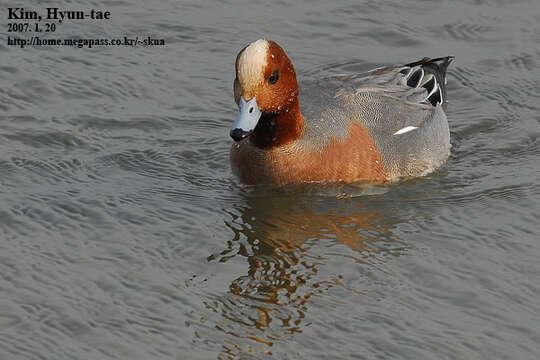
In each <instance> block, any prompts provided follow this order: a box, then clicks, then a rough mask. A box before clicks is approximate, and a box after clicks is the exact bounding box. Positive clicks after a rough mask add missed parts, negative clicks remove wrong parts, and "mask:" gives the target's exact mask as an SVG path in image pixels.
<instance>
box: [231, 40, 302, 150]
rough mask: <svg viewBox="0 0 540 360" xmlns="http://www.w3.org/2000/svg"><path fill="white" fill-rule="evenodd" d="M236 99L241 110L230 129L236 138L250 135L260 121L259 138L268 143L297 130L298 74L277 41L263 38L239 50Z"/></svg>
mask: <svg viewBox="0 0 540 360" xmlns="http://www.w3.org/2000/svg"><path fill="white" fill-rule="evenodd" d="M234 99H235V101H236V103H237V104H238V106H239V110H240V111H239V113H238V116H237V118H236V121H235V122H234V125H233V128H232V129H231V132H230V135H231V137H232V138H233V139H234V140H235V141H240V140H242V139H244V138H246V137H248V136H249V135H251V134H252V133H253V132H254V131H256V128H257V125H258V124H259V128H260V130H259V129H257V132H259V134H258V135H257V136H256V137H257V138H259V140H260V141H259V142H261V141H262V142H263V143H268V144H267V145H271V144H278V143H280V142H283V140H284V136H285V137H286V135H287V133H289V134H288V135H290V133H291V131H292V132H294V131H297V130H298V129H295V128H298V127H299V124H297V123H298V121H297V119H295V117H298V116H299V108H298V83H297V81H296V73H295V71H294V67H293V65H292V63H291V61H290V60H289V58H288V57H287V54H285V51H284V50H283V49H282V48H281V47H280V46H279V45H278V44H276V43H275V42H274V41H270V40H263V39H260V40H257V41H255V42H253V43H251V44H249V45H248V46H246V47H245V48H243V49H242V50H241V51H240V52H239V53H238V56H237V57H236V78H235V79H234ZM300 117H301V116H300ZM300 126H301V124H300ZM280 133H281V134H280Z"/></svg>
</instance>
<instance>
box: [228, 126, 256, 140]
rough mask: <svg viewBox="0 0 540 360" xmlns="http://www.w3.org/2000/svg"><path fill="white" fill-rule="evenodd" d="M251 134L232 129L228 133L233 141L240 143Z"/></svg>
mask: <svg viewBox="0 0 540 360" xmlns="http://www.w3.org/2000/svg"><path fill="white" fill-rule="evenodd" d="M249 134H251V131H244V130H242V129H238V128H237V129H232V130H231V132H230V135H231V137H232V138H233V140H234V141H240V140H242V139H245V138H246V137H248V136H249Z"/></svg>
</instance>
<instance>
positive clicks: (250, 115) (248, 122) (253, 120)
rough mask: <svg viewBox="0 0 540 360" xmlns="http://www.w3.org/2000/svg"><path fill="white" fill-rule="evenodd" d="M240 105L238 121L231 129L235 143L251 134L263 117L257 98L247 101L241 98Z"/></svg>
mask: <svg viewBox="0 0 540 360" xmlns="http://www.w3.org/2000/svg"><path fill="white" fill-rule="evenodd" d="M238 105H239V108H240V111H239V112H238V116H237V117H236V121H235V122H234V124H233V127H232V129H231V137H232V138H233V139H234V140H235V141H240V140H242V139H243V138H245V137H246V136H248V135H249V134H251V132H252V131H253V130H254V129H255V126H257V123H258V122H259V119H260V118H261V115H262V113H261V110H259V106H258V105H257V101H256V100H255V98H252V99H251V100H249V101H246V100H244V98H243V97H241V98H240V104H238Z"/></svg>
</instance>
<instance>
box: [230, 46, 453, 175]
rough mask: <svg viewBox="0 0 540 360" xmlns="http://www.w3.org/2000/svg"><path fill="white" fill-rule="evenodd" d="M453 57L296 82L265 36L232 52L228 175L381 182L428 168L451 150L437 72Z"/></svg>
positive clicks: (281, 52) (290, 68)
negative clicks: (235, 110)
mask: <svg viewBox="0 0 540 360" xmlns="http://www.w3.org/2000/svg"><path fill="white" fill-rule="evenodd" d="M453 59H454V57H453V56H446V57H439V58H427V57H426V58H423V59H421V60H418V61H414V62H410V63H407V64H405V65H395V66H387V67H379V68H377V69H374V70H372V71H368V72H366V73H361V74H357V73H355V74H344V75H326V76H325V75H322V76H318V77H317V78H316V79H312V80H308V81H303V82H302V84H301V86H299V84H298V81H297V77H296V72H295V69H294V66H293V64H292V62H291V60H290V59H289V57H288V56H287V54H286V53H285V51H284V50H283V48H282V47H281V46H280V45H278V44H277V43H276V42H275V41H272V40H266V39H259V40H257V41H255V42H253V43H251V44H249V45H247V46H245V47H244V48H243V49H242V50H240V52H239V53H238V55H237V57H236V62H235V70H236V76H235V79H234V85H233V90H234V100H235V102H236V104H237V105H238V109H239V112H238V115H237V117H236V120H235V121H234V124H233V126H232V129H231V130H230V136H231V138H232V139H233V140H234V143H233V144H232V147H231V151H230V163H231V169H232V172H233V174H234V175H235V176H236V177H237V178H239V179H240V181H241V182H242V183H244V184H251V185H256V184H275V185H286V184H299V183H346V184H353V183H363V182H370V183H388V182H396V181H400V180H402V179H407V178H414V177H420V176H424V175H426V174H429V173H431V172H433V171H435V170H436V169H438V168H439V167H441V166H442V165H443V164H444V163H445V161H446V160H447V159H448V157H449V155H450V150H451V144H450V130H449V125H448V119H447V116H446V113H445V110H446V103H447V101H446V83H447V79H446V70H447V68H448V66H449V65H450V63H451V62H452V60H453Z"/></svg>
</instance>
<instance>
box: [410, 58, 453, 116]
mask: <svg viewBox="0 0 540 360" xmlns="http://www.w3.org/2000/svg"><path fill="white" fill-rule="evenodd" d="M452 60H454V57H453V56H445V57H440V58H436V59H430V58H427V57H426V58H423V59H422V60H419V61H415V62H412V63H410V64H406V65H404V67H406V68H408V69H405V71H406V72H405V73H404V75H405V76H406V77H407V85H409V86H411V87H419V86H422V87H424V88H426V90H427V91H428V96H427V98H426V100H427V101H429V102H430V103H431V104H432V105H433V106H436V105H437V104H438V103H441V104H442V105H445V104H446V70H447V69H448V66H449V65H450V63H451V62H452ZM402 71H404V70H402Z"/></svg>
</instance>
